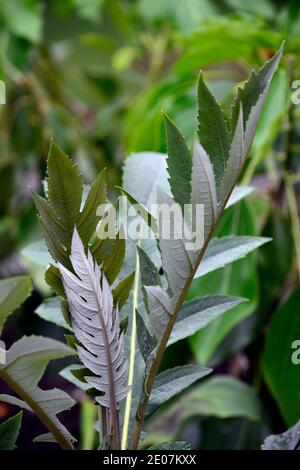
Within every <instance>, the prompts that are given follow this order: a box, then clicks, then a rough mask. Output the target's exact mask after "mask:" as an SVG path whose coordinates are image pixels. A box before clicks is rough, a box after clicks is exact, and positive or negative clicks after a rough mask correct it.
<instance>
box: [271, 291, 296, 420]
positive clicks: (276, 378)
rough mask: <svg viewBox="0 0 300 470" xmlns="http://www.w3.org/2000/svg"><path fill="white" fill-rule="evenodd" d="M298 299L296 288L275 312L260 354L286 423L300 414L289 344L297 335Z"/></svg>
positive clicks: (291, 350)
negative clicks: (262, 353) (296, 313)
mask: <svg viewBox="0 0 300 470" xmlns="http://www.w3.org/2000/svg"><path fill="white" fill-rule="evenodd" d="M299 302H300V290H299V289H296V290H295V291H294V292H293V293H292V294H291V295H290V297H289V298H288V300H287V301H286V302H284V304H283V305H281V306H280V307H279V309H278V310H277V312H275V315H274V317H273V319H272V322H271V324H270V327H269V330H268V334H267V338H266V343H265V349H264V355H263V373H264V377H265V380H266V382H267V385H268V387H269V389H270V391H271V393H272V395H273V397H274V398H275V400H276V402H277V404H278V406H279V408H280V411H281V414H282V416H283V418H284V420H285V422H286V423H287V425H289V426H291V425H293V424H295V423H296V421H297V420H298V419H299V418H300V395H299V394H300V385H299V383H300V376H299V371H298V366H297V365H296V364H293V362H292V354H293V349H292V348H293V346H292V345H293V342H294V341H295V340H299V338H300V318H299V315H295V312H297V311H298V306H299Z"/></svg>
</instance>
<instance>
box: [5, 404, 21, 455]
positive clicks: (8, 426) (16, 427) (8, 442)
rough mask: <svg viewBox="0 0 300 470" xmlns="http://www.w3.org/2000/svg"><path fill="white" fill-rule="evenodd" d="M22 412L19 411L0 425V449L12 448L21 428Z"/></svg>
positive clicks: (14, 446)
mask: <svg viewBox="0 0 300 470" xmlns="http://www.w3.org/2000/svg"><path fill="white" fill-rule="evenodd" d="M22 416H23V412H22V411H20V412H19V413H18V414H16V415H15V416H12V417H11V418H9V419H8V420H7V421H4V423H1V425H0V450H14V449H15V448H16V441H17V439H18V435H19V432H20V429H21V422H22Z"/></svg>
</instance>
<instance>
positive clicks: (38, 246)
mask: <svg viewBox="0 0 300 470" xmlns="http://www.w3.org/2000/svg"><path fill="white" fill-rule="evenodd" d="M21 253H22V255H23V256H24V257H25V258H26V259H28V261H30V262H31V263H34V264H37V265H38V266H42V267H43V268H46V267H47V266H48V264H50V263H51V262H52V261H53V260H52V258H51V256H50V254H49V252H48V250H47V247H46V245H45V243H44V241H42V240H40V241H37V242H33V243H31V244H30V245H28V246H26V247H25V248H23V250H22V251H21Z"/></svg>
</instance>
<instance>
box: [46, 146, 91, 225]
mask: <svg viewBox="0 0 300 470" xmlns="http://www.w3.org/2000/svg"><path fill="white" fill-rule="evenodd" d="M47 173H48V177H47V189H48V201H49V203H50V205H51V207H52V208H53V210H54V212H55V214H56V216H57V217H58V218H59V221H60V223H61V224H62V225H63V226H64V227H65V229H67V230H70V231H73V228H74V225H75V223H76V221H77V218H78V214H79V210H80V206H81V197H82V180H81V177H80V175H79V172H78V170H77V168H76V166H75V165H74V164H73V163H72V161H71V160H70V159H69V157H67V155H65V154H64V153H63V151H62V150H61V149H60V148H59V147H58V146H57V145H56V144H55V143H54V142H53V141H52V142H51V144H50V150H49V155H48V165H47Z"/></svg>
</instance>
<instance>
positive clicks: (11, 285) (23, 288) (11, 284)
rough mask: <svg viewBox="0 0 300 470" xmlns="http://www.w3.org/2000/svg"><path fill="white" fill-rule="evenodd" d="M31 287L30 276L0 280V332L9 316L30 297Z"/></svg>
mask: <svg viewBox="0 0 300 470" xmlns="http://www.w3.org/2000/svg"><path fill="white" fill-rule="evenodd" d="M31 289H32V285H31V280H30V277H29V276H18V277H11V278H8V279H2V280H0V334H1V332H2V329H3V326H4V323H5V321H6V319H7V317H8V316H9V315H10V314H11V313H12V312H13V311H14V310H16V308H18V307H19V306H20V305H21V304H22V303H23V302H24V300H26V299H27V297H29V295H30V293H31Z"/></svg>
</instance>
